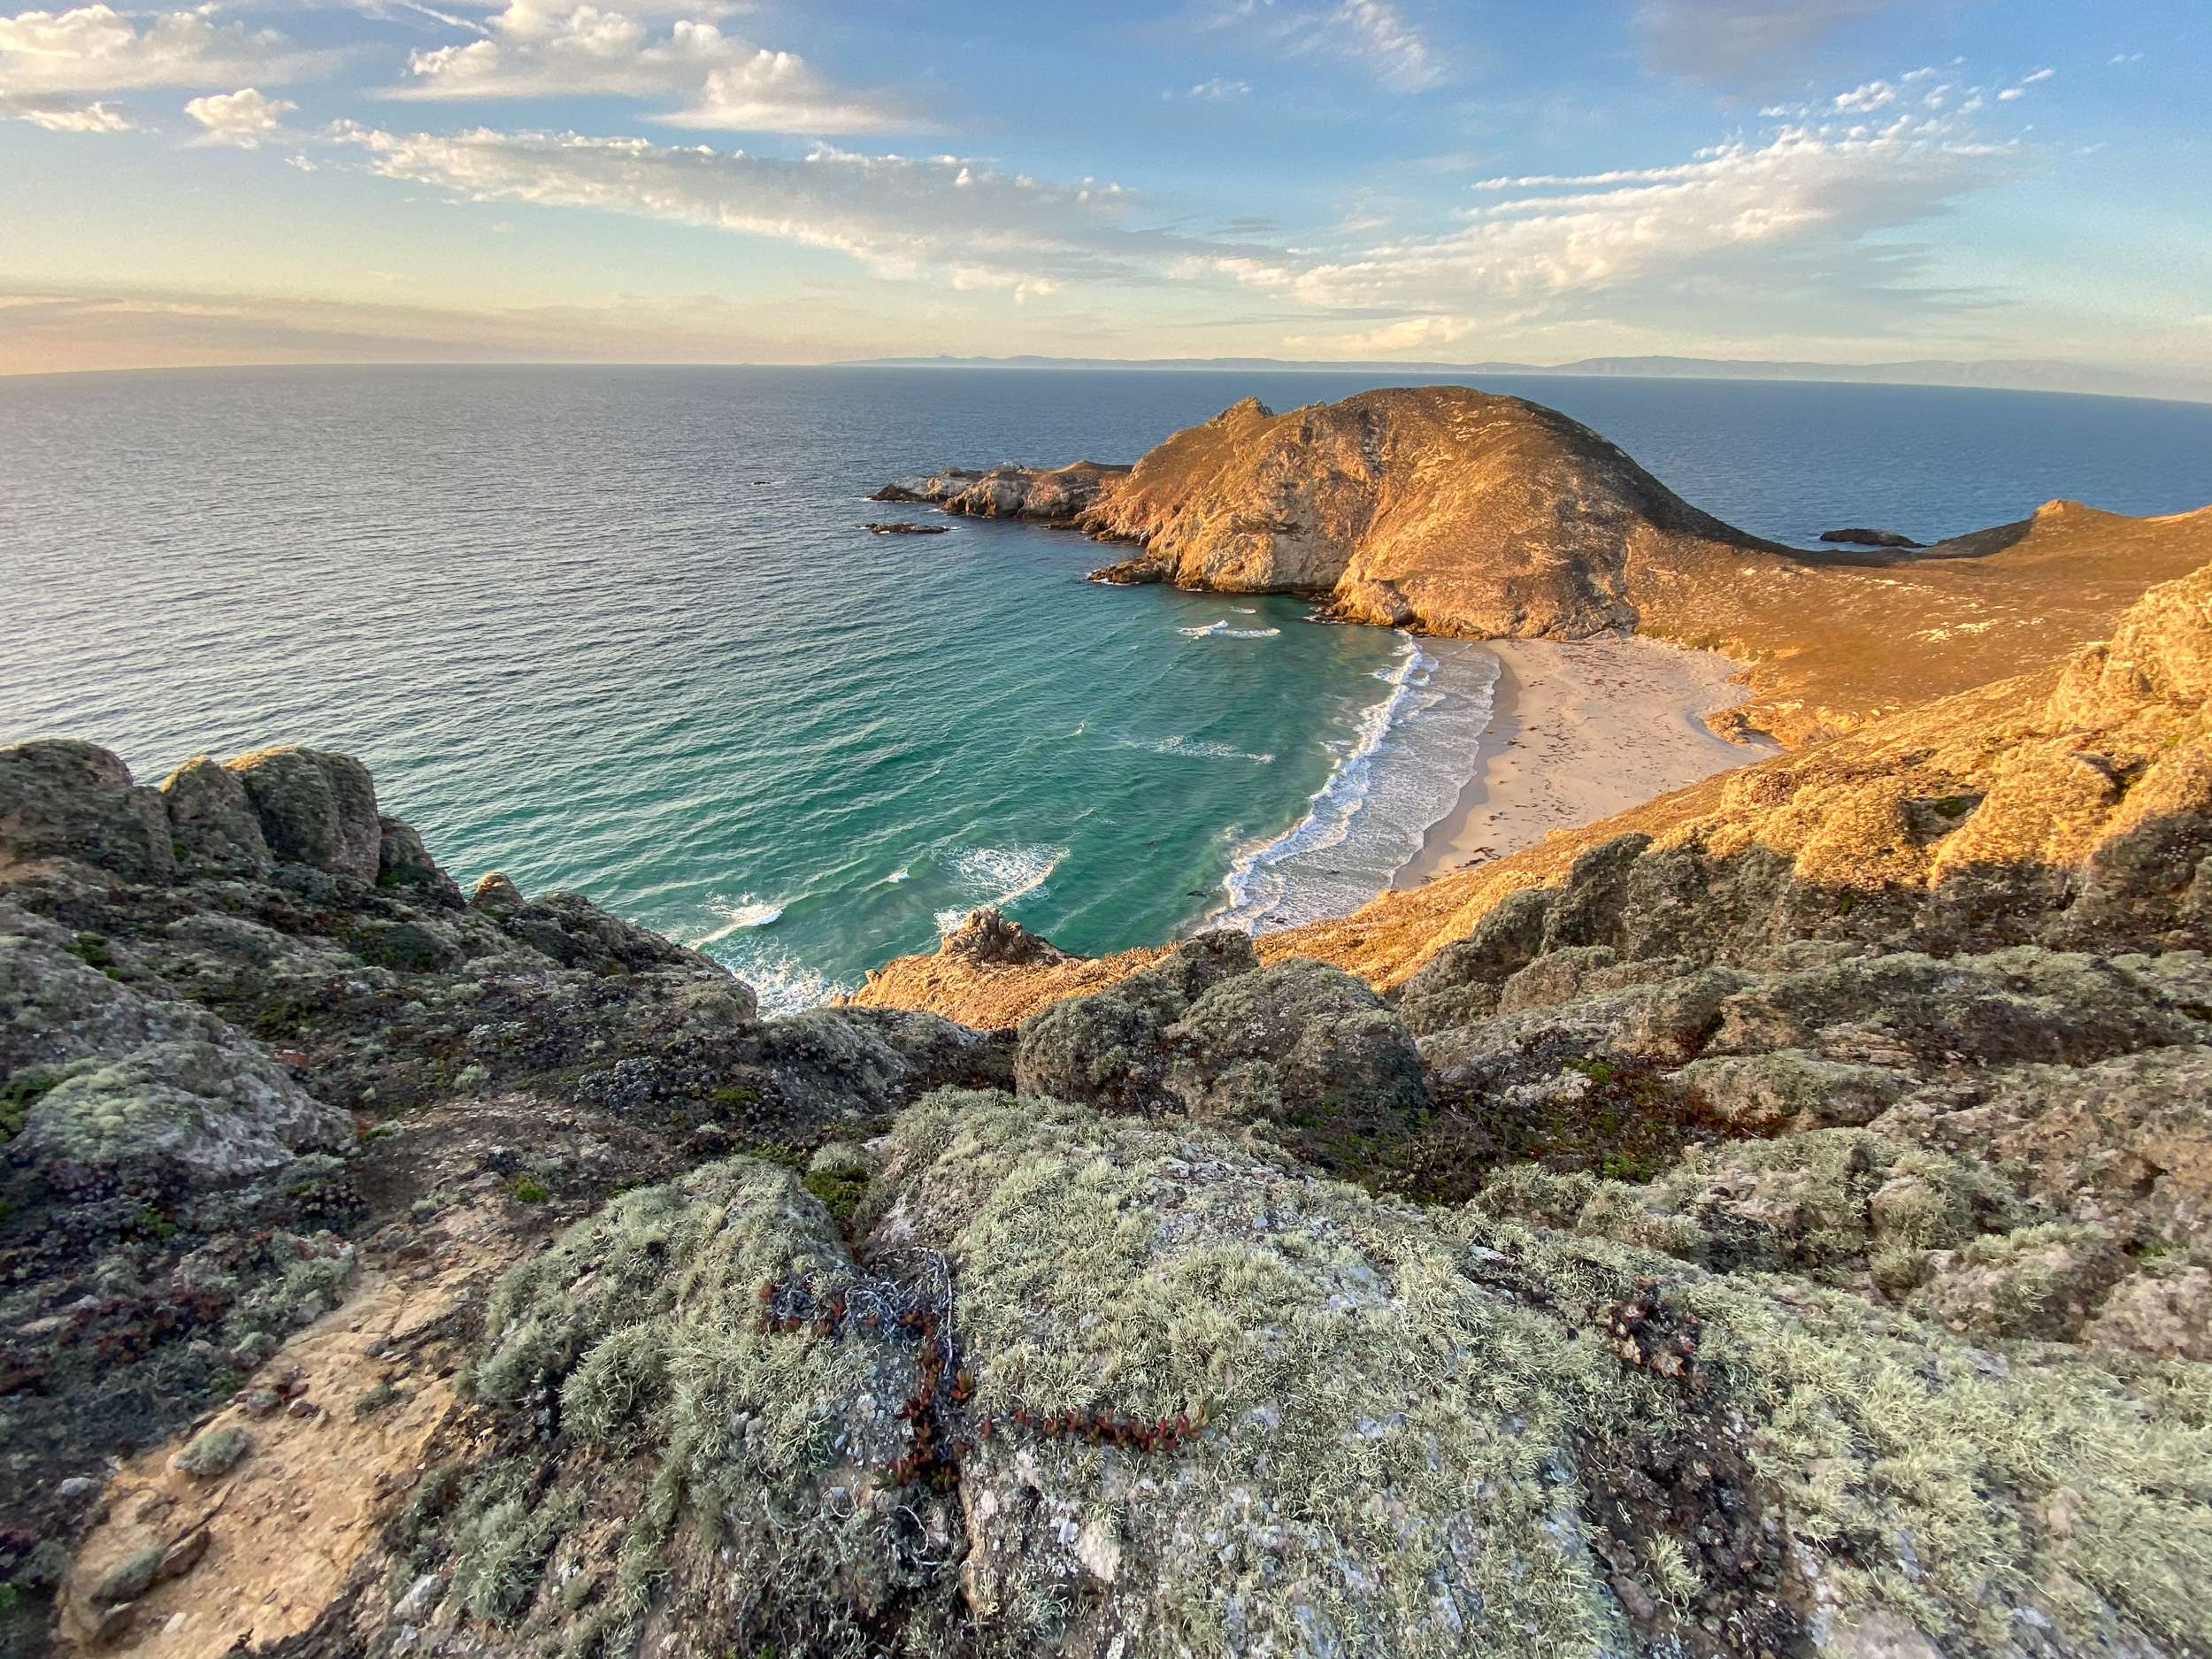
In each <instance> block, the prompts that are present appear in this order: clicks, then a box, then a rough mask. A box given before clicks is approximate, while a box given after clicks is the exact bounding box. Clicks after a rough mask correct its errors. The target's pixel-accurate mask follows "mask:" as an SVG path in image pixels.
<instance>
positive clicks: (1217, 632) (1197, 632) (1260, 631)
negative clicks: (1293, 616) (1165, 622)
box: [1175, 611, 1282, 640]
mask: <svg viewBox="0 0 2212 1659" xmlns="http://www.w3.org/2000/svg"><path fill="white" fill-rule="evenodd" d="M1244 614H1245V615H1246V616H1251V615H1254V614H1255V613H1254V612H1252V611H1246V612H1245V613H1244ZM1175 631H1176V632H1177V633H1178V634H1181V635H1182V636H1183V637H1184V638H1185V639H1187V640H1202V639H1205V638H1206V637H1207V636H1208V635H1211V636H1212V637H1214V638H1216V639H1221V640H1271V639H1273V638H1274V637H1275V636H1276V635H1277V634H1280V633H1281V632H1282V630H1281V629H1280V628H1233V627H1231V626H1229V624H1228V623H1227V621H1226V620H1223V621H1219V622H1209V623H1208V624H1206V626H1204V627H1202V628H1178V629H1176V630H1175Z"/></svg>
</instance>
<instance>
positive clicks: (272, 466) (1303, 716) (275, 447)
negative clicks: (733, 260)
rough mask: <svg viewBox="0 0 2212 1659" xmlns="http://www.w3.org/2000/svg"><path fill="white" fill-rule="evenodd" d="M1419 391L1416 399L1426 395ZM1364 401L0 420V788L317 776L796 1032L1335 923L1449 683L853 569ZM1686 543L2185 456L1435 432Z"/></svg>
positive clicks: (223, 398) (1986, 399)
mask: <svg viewBox="0 0 2212 1659" xmlns="http://www.w3.org/2000/svg"><path fill="white" fill-rule="evenodd" d="M1426 378H1433V377H1426ZM1378 383H1382V382H1381V381H1380V380H1379V377H1376V376H1373V375H1363V376H1358V377H1349V376H1343V375H1325V374H1295V373H1249V374H1213V373H1204V374H1200V373H1055V372H1049V371H1039V372H1022V373H1004V372H993V371H978V370H860V369H847V370H780V369H660V368H557V369H552V368H473V367H472V368H434V369H343V370H249V371H206V372H188V373H167V374H145V375H86V376H73V377H41V378H33V379H18V380H0V641H4V644H0V742H8V741H18V740H19V739H22V738H25V737H29V736H34V735H40V734H51V733H73V734H76V735H81V736H84V737H88V738H91V739H93V740H95V741H98V742H101V743H104V744H106V745H108V746H109V747H111V748H113V749H117V750H119V752H120V753H121V754H122V755H123V756H124V757H125V758H126V759H127V760H128V761H129V762H130V764H132V765H133V767H134V768H135V769H137V771H138V772H139V773H140V775H141V777H142V779H144V780H149V781H152V780H158V779H159V777H160V776H161V775H162V774H163V773H164V772H166V771H167V770H168V769H169V768H170V767H172V766H173V765H175V764H177V763H179V762H180V761H182V760H184V759H185V758H187V757H189V756H191V755H194V754H196V753H200V752H209V753H212V754H215V755H218V756H227V755H231V754H235V753H238V752H240V751H242V750H243V749H250V748H253V747H255V746H257V745H259V744H264V743H270V742H279V741H300V742H309V743H317V744H326V745H331V746H334V747H337V748H341V749H346V750H348V751H349V752H351V753H353V754H356V755H358V756H360V757H362V758H363V759H364V760H365V761H367V762H368V763H369V764H370V765H371V766H372V767H373V769H374V771H375V772H376V776H377V781H378V785H379V788H380V794H381V795H382V797H383V800H384V802H385V810H387V811H392V812H396V813H398V814H400V815H402V816H404V817H406V818H409V819H410V820H411V821H412V822H413V823H414V824H415V825H416V826H418V827H419V828H420V829H421V830H422V832H423V833H424V834H425V836H426V838H427V839H428V841H429V842H430V845H431V847H432V849H434V851H435V852H436V853H437V855H438V856H439V857H440V858H441V859H442V861H443V862H444V863H445V864H447V866H448V867H449V868H450V869H452V870H453V871H454V872H456V873H457V875H458V876H460V877H461V878H462V879H464V880H465V881H466V880H472V879H473V878H474V877H475V876H476V875H477V874H479V873H480V872H482V871H485V870H488V869H491V868H494V867H501V868H503V869H505V870H506V871H507V872H509V873H510V874H511V875H512V876H513V877H514V878H515V879H516V880H517V881H518V882H519V883H520V884H521V885H522V886H523V887H525V889H526V890H528V891H539V890H543V889H545V888H549V887H572V888H575V889H578V890H580V891H583V892H586V893H588V894H590V895H592V896H594V897H595V898H597V899H598V900H600V901H601V902H604V903H606V904H608V905H609V906H611V908H613V909H615V910H618V911H620V912H621V913H623V914H625V915H627V916H630V917H633V918H636V919H638V920H640V921H642V922H644V923H646V924H648V925H649V926H654V927H657V928H659V929H662V930H664V931H665V932H667V933H671V934H672V935H675V936H677V937H679V938H682V939H685V940H687V941H693V942H696V943H700V944H702V945H703V947H704V948H705V949H708V950H710V951H711V952H712V953H714V954H715V955H716V956H719V957H720V958H721V959H723V960H724V961H726V962H727V963H729V964H731V965H732V966H733V967H734V968H736V969H737V970H738V971H739V972H741V973H743V974H745V975H746V976H747V977H748V978H749V979H753V980H754V981H755V982H756V983H757V984H758V985H759V986H760V987H761V988H762V990H763V992H764V995H765V996H766V998H767V999H768V1000H769V1001H770V1002H772V1003H775V1004H779V1005H781V1006H787V1007H789V1006H797V1005H801V1004H803V1003H804V1002H809V1001H811V1000H814V999H816V998H818V997H819V996H821V995H825V994H826V992H828V991H829V990H832V989H834V988H836V987H849V986H851V985H854V984H856V983H857V981H858V979H859V976H860V974H861V972H863V970H864V969H865V968H867V967H870V966H872V965H874V964H877V963H879V962H881V961H882V960H884V959H885V958H886V957H887V956H893V955H896V954H898V953H901V952H904V951H911V950H917V949H927V948H928V947H929V946H930V945H931V943H932V942H933V940H934V939H935V938H936V936H937V934H938V932H939V930H940V929H941V927H943V926H947V925H949V923H950V922H951V921H953V920H956V918H958V916H959V915H961V914H962V913H964V911H965V910H967V909H969V908H970V907H972V906H973V905H976V904H980V903H985V902H998V903H1000V904H1002V905H1003V906H1004V907H1005V908H1006V909H1007V910H1009V911H1010V913H1011V914H1013V915H1014V916H1016V917H1018V918H1019V919H1021V920H1022V921H1023V922H1024V923H1025V924H1026V925H1028V926H1032V927H1034V928H1037V929H1039V930H1041V931H1042V932H1044V933H1048V934H1050V935H1051V936H1052V937H1053V938H1054V939H1055V940H1056V941H1059V942H1061V943H1063V944H1064V945H1067V946H1069V947H1071V948H1073V949H1079V950H1084V951H1103V950H1112V949H1121V948H1124V947H1126V946H1129V945H1133V944H1137V943H1142V942H1148V941H1156V940H1158V939H1161V938H1164V937H1166V936H1168V935H1170V934H1171V933H1174V932H1175V931H1176V930H1177V929H1178V928H1181V927H1187V926H1191V925H1193V924H1194V923H1195V922H1197V921H1198V920H1200V919H1201V918H1203V917H1205V916H1207V915H1209V914H1211V913H1214V912H1216V911H1217V910H1222V909H1224V908H1225V907H1227V908H1228V910H1230V913H1232V914H1233V915H1234V916H1235V917H1237V918H1240V919H1243V920H1247V921H1252V922H1256V923H1259V924H1260V925H1263V926H1267V925H1275V924H1276V923H1277V922H1279V921H1280V920H1296V919H1303V918H1308V917H1311V916H1316V915H1321V914H1325V913H1332V912H1338V911H1341V910H1346V909H1348V908H1350V907H1351V906H1352V905H1354V904H1356V903H1357V902H1360V901H1361V900H1362V899H1363V898H1365V897H1366V896H1368V895H1370V894H1371V893H1372V892H1374V891H1375V890H1377V889H1379V887H1382V886H1383V885H1384V884H1385V882H1386V879H1387V878H1388V876H1389V874H1390V872H1392V871H1393V870H1394V869H1395V868H1396V867H1397V865H1398V864H1402V862H1404V861H1405V860H1406V859H1407V858H1409V857H1410V856H1411V855H1412V853H1413V851H1414V850H1415V849H1416V848H1417V845H1418V842H1419V839H1420V833H1421V831H1422V829H1423V828H1424V827H1425V826H1426V825H1427V824H1428V823H1430V822H1431V821H1432V820H1433V819H1434V818H1437V817H1439V816H1440V815H1441V814H1442V813H1443V812H1444V811H1445V810H1447V808H1448V806H1449V804H1450V803H1451V801H1452V799H1453V797H1454V795H1455V794H1456V792H1457V789H1458V787H1459V785H1460V783H1461V782H1462V781H1463V778H1464V775H1465V772H1466V770H1467V767H1468V764H1469V761H1470V757H1471V752H1472V748H1473V739H1474V736H1475V734H1476V733H1478V732H1479V730H1480V729H1481V726H1482V725H1483V722H1484V721H1485V719H1486V718H1487V714H1488V709H1489V695H1488V694H1489V685H1490V681H1491V678H1492V676H1493V673H1494V662H1493V659H1490V658H1489V657H1487V656H1486V654H1485V653H1483V652H1482V651H1480V649H1479V648H1470V647H1465V646H1453V645H1449V644H1445V643H1440V642H1436V641H1423V642H1421V644H1420V645H1419V646H1417V645H1416V642H1415V641H1411V640H1409V639H1407V638H1405V637H1403V636H1401V635H1399V634H1393V633H1390V632H1387V631H1384V630H1379V629H1366V628H1342V627H1321V626H1311V625H1309V624H1308V623H1306V622H1305V621H1304V620H1303V618H1304V616H1305V607H1304V606H1302V605H1301V604H1298V603H1294V602H1292V601H1289V600H1283V599H1257V600H1248V601H1247V600H1233V599H1229V598H1216V597H1207V596H1202V595H1187V594H1179V593H1175V592H1172V591H1169V590H1164V589H1162V588H1134V589H1131V588H1102V587H1098V586H1094V585H1092V584H1087V583H1086V582H1084V581H1082V580H1080V577H1081V575H1082V573H1083V572H1084V571H1086V570H1087V569H1088V568H1090V567H1091V566H1092V565H1095V564H1098V563H1100V562H1102V557H1103V555H1104V549H1099V548H1097V547H1095V546H1094V545H1093V544H1091V543H1089V542H1087V541H1083V540H1081V539H1080V538H1079V537H1076V536H1072V535H1070V534H1065V533H1060V532H1054V531H1048V530H1043V529H1038V528H1034V527H1029V526H1011V525H994V524H987V523H975V522H966V521H956V527H955V528H954V529H953V531H952V533H951V534H948V535H943V536H929V537H882V536H872V535H870V534H867V533H866V532H865V531H864V529H863V528H862V527H861V526H862V525H863V523H864V521H865V520H866V519H868V518H874V517H880V516H883V515H884V511H885V510H884V509H881V508H879V507H876V506H874V505H872V503H867V502H866V501H865V500H864V496H865V495H867V493H868V492H869V491H870V490H872V489H873V488H875V487H876V486H877V485H878V484H879V483H881V482H882V481H884V480H887V479H890V478H893V477H895V476H898V475H899V474H902V473H904V472H913V471H917V470H919V469H922V468H925V467H929V466H934V465H941V464H945V463H967V464H987V463H989V462H993V461H997V460H1001V459H1014V460H1021V461H1026V462H1036V463H1047V464H1057V463H1060V462H1063V461H1066V460H1071V459H1073V458H1076V457H1091V458H1094V459H1098V460H1119V461H1125V460H1131V459H1133V458H1134V457H1136V456H1137V455H1139V454H1141V452H1142V451H1143V450H1144V449H1147V448H1148V447H1149V446H1151V445H1152V444H1154V443H1156V442H1158V441H1159V440H1160V439H1162V438H1164V437H1165V436H1166V435H1167V434H1169V433H1170V432H1171V431H1173V430H1174V429H1176V428H1177V427H1179V426H1187V425H1190V424H1191V423H1192V422H1194V421H1197V420H1202V419H1205V418H1206V417H1207V416H1209V415H1211V414H1213V413H1214V412H1216V411H1218V410H1219V409H1221V408H1222V407H1224V406H1225V405H1226V404H1228V403H1232V402H1234V401H1235V400H1236V399H1238V398H1240V397H1243V396H1249V395H1255V394H1256V395H1257V396H1260V397H1261V398H1263V400H1264V401H1266V402H1267V403H1269V404H1271V406H1273V407H1275V408H1278V409H1280V408H1285V407H1288V406H1292V405H1294V404H1298V403H1309V402H1313V401H1316V400H1318V399H1333V398H1336V397H1340V396H1346V395H1347V394H1348V393H1350V392H1352V391H1354V390H1357V389H1359V388H1361V387H1362V386H1365V385H1373V384H1378ZM1482 384H1484V385H1485V386H1486V387H1490V388H1494V389H1498V390H1503V391H1511V392H1515V393H1517V394H1519V395H1521V396H1529V397H1532V398H1535V399H1537V400H1538V401H1540V402H1543V403H1550V404H1553V405H1554V406H1555V407H1557V408H1560V409H1563V410H1564V411H1567V412H1568V413H1570V414H1571V415H1573V416H1575V417H1576V418H1577V419H1581V420H1583V421H1586V422H1587V423H1588V424H1590V425H1592V426H1595V427H1596V428H1598V429H1599V430H1600V431H1601V432H1603V433H1604V434H1606V435H1608V436H1609V437H1611V438H1613V439H1614V440H1616V441H1617V442H1619V443H1620V444H1621V445H1622V446H1623V447H1624V448H1625V449H1627V450H1628V451H1629V452H1630V453H1631V454H1632V455H1634V456H1635V457H1637V458H1638V459H1639V460H1640V461H1642V462H1643V463H1644V464H1645V465H1647V466H1648V467H1649V468H1650V469H1651V470H1652V471H1653V472H1656V473H1657V474H1658V475H1659V476H1660V477H1661V478H1662V479H1663V480H1665V481H1666V482H1667V483H1669V484H1670V485H1671V486H1673V487H1674V488H1676V489H1677V490H1678V491H1680V492H1681V493H1682V494H1683V495H1686V496H1688V497H1689V498H1690V499H1691V500H1692V501H1694V502H1695V503H1697V504H1699V505H1700V506H1702V507H1705V508H1707V509H1709V510H1710V511H1714V512H1717V513H1718V514H1720V515H1721V516H1722V517H1723V518H1728V519H1731V520H1732V521H1733V522H1735V523H1737V524H1739V525H1740V526H1743V527H1744V528H1746V529H1748V530H1752V531H1755V532H1758V533H1760V534H1766V535H1770V536H1775V537H1777V538H1779V539H1783V540H1793V541H1805V540H1806V539H1808V538H1809V537H1810V536H1812V535H1814V534H1816V533H1817V532H1819V531H1820V530H1823V529H1826V528H1830V527H1832V526H1836V525H1839V524H1844V523H1851V524H1859V523H1872V524H1876V525H1879V526H1886V527H1889V528H1893V529H1898V530H1902V531H1905V532H1907V533H1909V534H1912V535H1914V536H1916V537H1917V538H1919V539H1921V540H1924V541H1931V540H1933V539H1935V538H1936V537H1938V536H1940V535H1946V534H1955V533H1956V532H1959V531H1963V530H1969V529H1974V528H1978V527H1980V526H1985V525H1989V524H1994V523H1999V522H2001V521H2004V520H2007V519H2011V518H2020V517H2022V516H2024V514H2026V513H2027V512H2028V511H2031V510H2032V508H2033V507H2034V506H2035V505H2036V504H2037V503H2039V502H2041V501H2044V500H2046V499H2047V498H2049V497H2051V496H2055V495H2066V496H2072V497H2075V498H2078V499H2081V500H2085V501H2088V502H2090V503H2093V504H2095V505H2098V506H2101V507H2108V508H2112V509H2115V510H2117V511H2124V512H2134V513H2147V512H2167V511H2179V510H2183V509H2186V508H2192V507H2197V506H2201V505H2203V504H2205V503H2207V502H2212V407H2206V406H2201V405H2191V404H2179V403H2149V402H2132V401H2124V400H2116V399H2108V398H2087V397H2070V396H2050V395H2041V394H2027V393H2010V392H1985V391H1964V390H1952V389H1935V388H1894V387H1870V386H1804V385H1787V384H1763V383H1745V382H1726V381H1679V380H1582V379H1539V378H1520V379H1513V380H1506V379H1502V378H1500V379H1491V380H1484V381H1483V382H1482Z"/></svg>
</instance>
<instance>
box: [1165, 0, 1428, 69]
mask: <svg viewBox="0 0 2212 1659" xmlns="http://www.w3.org/2000/svg"><path fill="white" fill-rule="evenodd" d="M1239 26H1249V27H1256V28H1257V29H1259V30H1260V31H1261V32H1262V33H1263V34H1264V35H1266V36H1267V37H1268V38H1270V39H1271V40H1273V41H1274V42H1277V44H1278V45H1279V47H1280V48H1281V49H1282V50H1286V51H1288V52H1291V53H1294V54H1303V53H1318V54H1324V55H1326V56H1330V57H1336V58H1344V59H1346V60H1348V61H1349V62H1352V63H1355V64H1357V65H1361V66H1362V67H1363V68H1364V69H1365V70H1366V71H1367V72H1368V73H1370V74H1371V75H1372V76H1373V77H1374V78H1375V79H1376V81H1379V82H1380V83H1381V84H1382V85H1383V86H1384V87H1386V88H1389V89H1390V90H1392V91H1394V92H1425V91H1426V90H1428V89H1429V88H1432V87H1435V86H1439V85H1441V84H1442V83H1443V81H1445V79H1446V78H1447V73H1448V65H1446V63H1445V60H1444V56H1443V54H1442V53H1441V52H1440V50H1438V49H1437V47H1436V45H1435V44H1434V42H1432V41H1431V40H1430V39H1429V37H1428V35H1427V34H1426V33H1425V31H1424V30H1423V29H1422V28H1421V27H1420V26H1419V25H1417V24H1416V23H1413V22H1411V21H1409V19H1407V18H1406V16H1405V14H1404V13H1403V12H1401V11H1400V10H1399V9H1398V8H1397V7H1396V6H1394V5H1393V4H1389V0H1337V4H1333V5H1299V4H1283V3H1282V0H1235V3H1234V4H1231V5H1229V6H1227V7H1226V8H1225V9H1223V10H1222V11H1220V12H1217V13H1215V14H1214V16H1213V17H1212V18H1210V19H1209V20H1208V24H1207V27H1212V28H1229V27H1239Z"/></svg>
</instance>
